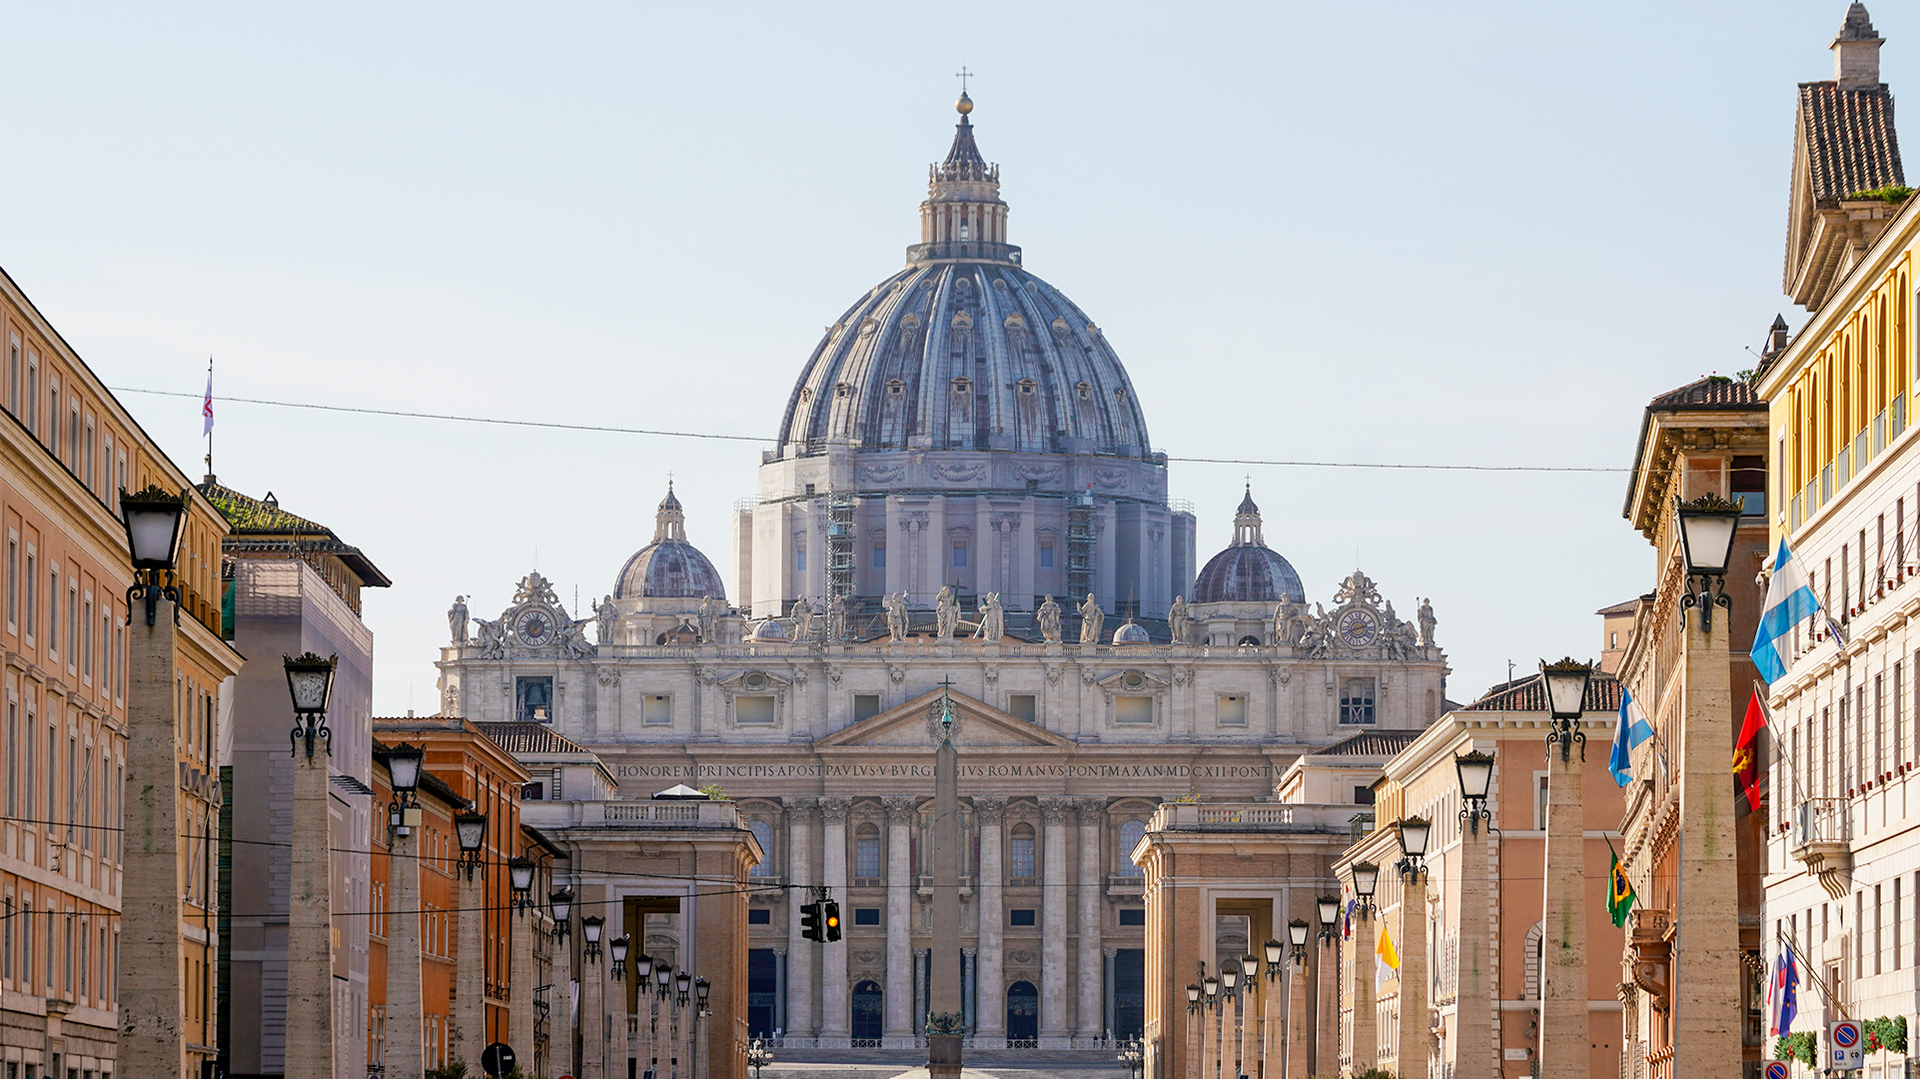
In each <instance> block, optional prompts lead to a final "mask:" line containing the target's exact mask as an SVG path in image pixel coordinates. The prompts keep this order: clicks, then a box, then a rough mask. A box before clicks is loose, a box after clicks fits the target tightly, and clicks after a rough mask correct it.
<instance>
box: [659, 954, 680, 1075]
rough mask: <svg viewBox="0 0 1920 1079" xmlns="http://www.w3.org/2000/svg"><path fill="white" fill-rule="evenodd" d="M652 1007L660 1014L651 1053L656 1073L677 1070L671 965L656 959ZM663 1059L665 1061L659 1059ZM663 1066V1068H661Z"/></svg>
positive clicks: (677, 1045)
mask: <svg viewBox="0 0 1920 1079" xmlns="http://www.w3.org/2000/svg"><path fill="white" fill-rule="evenodd" d="M653 986H654V1007H655V1008H657V1009H659V1012H660V1025H659V1028H658V1029H657V1030H656V1031H655V1032H654V1038H655V1046H656V1047H655V1049H654V1051H653V1059H654V1067H655V1069H656V1072H661V1071H665V1070H666V1069H667V1068H677V1067H678V1066H679V1063H680V1058H679V1056H678V1053H679V1045H680V1041H679V1039H680V1024H679V1022H678V1021H677V1020H676V1018H675V1016H674V1013H673V1004H672V1001H671V998H672V996H673V964H671V963H668V962H665V961H664V960H660V959H656V960H654V962H653ZM662 1057H665V1058H666V1059H665V1060H662V1059H661V1058H662ZM663 1065H664V1067H663Z"/></svg>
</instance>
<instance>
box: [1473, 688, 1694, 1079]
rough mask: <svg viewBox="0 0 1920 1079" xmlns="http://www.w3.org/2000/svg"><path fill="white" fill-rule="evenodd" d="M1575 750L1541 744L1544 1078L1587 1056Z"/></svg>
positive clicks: (1564, 1073) (1582, 852) (1582, 861)
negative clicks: (1544, 829)
mask: <svg viewBox="0 0 1920 1079" xmlns="http://www.w3.org/2000/svg"><path fill="white" fill-rule="evenodd" d="M1576 722H1577V721H1576ZM1580 756H1584V747H1583V752H1582V753H1581V754H1580V755H1573V754H1571V753H1569V759H1568V760H1561V759H1560V747H1559V746H1555V745H1549V746H1548V747H1547V854H1546V863H1547V869H1546V878H1547V879H1546V895H1545V897H1544V899H1543V903H1544V906H1543V907H1542V908H1541V909H1542V910H1544V911H1545V917H1544V918H1543V919H1542V926H1541V928H1542V930H1543V931H1544V932H1545V934H1546V939H1545V940H1544V941H1542V945H1543V946H1542V948H1541V953H1542V954H1541V963H1540V1049H1541V1052H1540V1074H1541V1075H1543V1076H1548V1077H1550V1079H1568V1077H1574V1076H1585V1075H1586V1074H1587V1073H1588V1071H1590V1070H1591V1064H1592V1048H1591V1046H1592V1042H1591V1041H1590V1040H1589V1037H1588V1034H1589V1029H1588V1020H1587V896H1586V892H1587V891H1588V889H1587V881H1586V845H1587V840H1586V824H1585V821H1584V819H1583V818H1584V816H1585V811H1584V810H1583V809H1582V808H1581V784H1580V778H1581V777H1580V773H1581V771H1582V770H1583V769H1584V768H1585V767H1586V763H1585V762H1584V761H1582V760H1581V759H1580ZM1462 913H1463V914H1464V913H1465V912H1464V911H1463V912H1462ZM1677 1051H1678V1047H1677V1046H1676V1052H1677ZM1688 1079H1693V1077H1692V1076H1688Z"/></svg>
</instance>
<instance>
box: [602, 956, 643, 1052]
mask: <svg viewBox="0 0 1920 1079" xmlns="http://www.w3.org/2000/svg"><path fill="white" fill-rule="evenodd" d="M632 945H633V941H632V940H631V939H630V938H629V937H628V936H627V934H625V933H622V934H620V935H619V936H617V937H615V938H613V939H612V940H610V941H608V942H607V956H608V958H610V959H612V960H613V962H612V963H611V964H609V966H608V970H607V977H608V978H609V979H610V980H612V981H615V982H619V983H620V984H619V985H618V986H617V987H611V988H610V991H611V992H614V993H617V994H619V1000H618V1001H616V1002H615V1004H614V1006H613V1009H612V1010H613V1015H614V1020H613V1044H614V1045H616V1046H618V1047H619V1052H618V1053H616V1054H615V1055H616V1056H618V1057H619V1058H621V1059H623V1060H625V1061H626V1062H627V1068H626V1071H627V1073H628V1074H632V1071H633V1068H634V1061H635V1060H637V1059H639V1054H638V1052H637V1051H636V1050H635V1048H634V1044H633V1037H634V1029H633V1028H634V1025H635V1024H634V1021H633V1008H632V1007H630V1006H629V1003H628V1002H629V1001H630V1000H632V999H633V998H632V997H630V996H629V995H628V993H627V986H626V981H627V951H628V949H629V948H631V947H632ZM640 984H641V987H642V989H644V988H645V986H646V983H645V982H642V983H640ZM614 1070H615V1071H616V1072H618V1071H620V1069H618V1068H615V1069H614Z"/></svg>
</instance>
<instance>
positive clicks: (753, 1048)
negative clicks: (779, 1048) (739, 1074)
mask: <svg viewBox="0 0 1920 1079" xmlns="http://www.w3.org/2000/svg"><path fill="white" fill-rule="evenodd" d="M771 1063H773V1046H772V1045H771V1044H769V1043H768V1041H767V1039H766V1038H765V1037H763V1036H761V1035H758V1034H756V1035H754V1036H753V1039H752V1040H751V1041H749V1042H747V1067H749V1068H752V1069H753V1079H760V1069H761V1068H764V1067H766V1066H767V1065H769V1064H771Z"/></svg>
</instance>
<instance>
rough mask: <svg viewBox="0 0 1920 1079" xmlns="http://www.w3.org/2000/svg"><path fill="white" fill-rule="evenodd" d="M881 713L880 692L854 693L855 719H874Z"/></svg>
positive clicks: (855, 720) (858, 720)
mask: <svg viewBox="0 0 1920 1079" xmlns="http://www.w3.org/2000/svg"><path fill="white" fill-rule="evenodd" d="M879 714H880V695H879V694H878V693H856V694H854V695H853V721H854V722H855V723H858V722H860V721H861V720H866V719H872V718H873V717H874V716H877V715H879Z"/></svg>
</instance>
